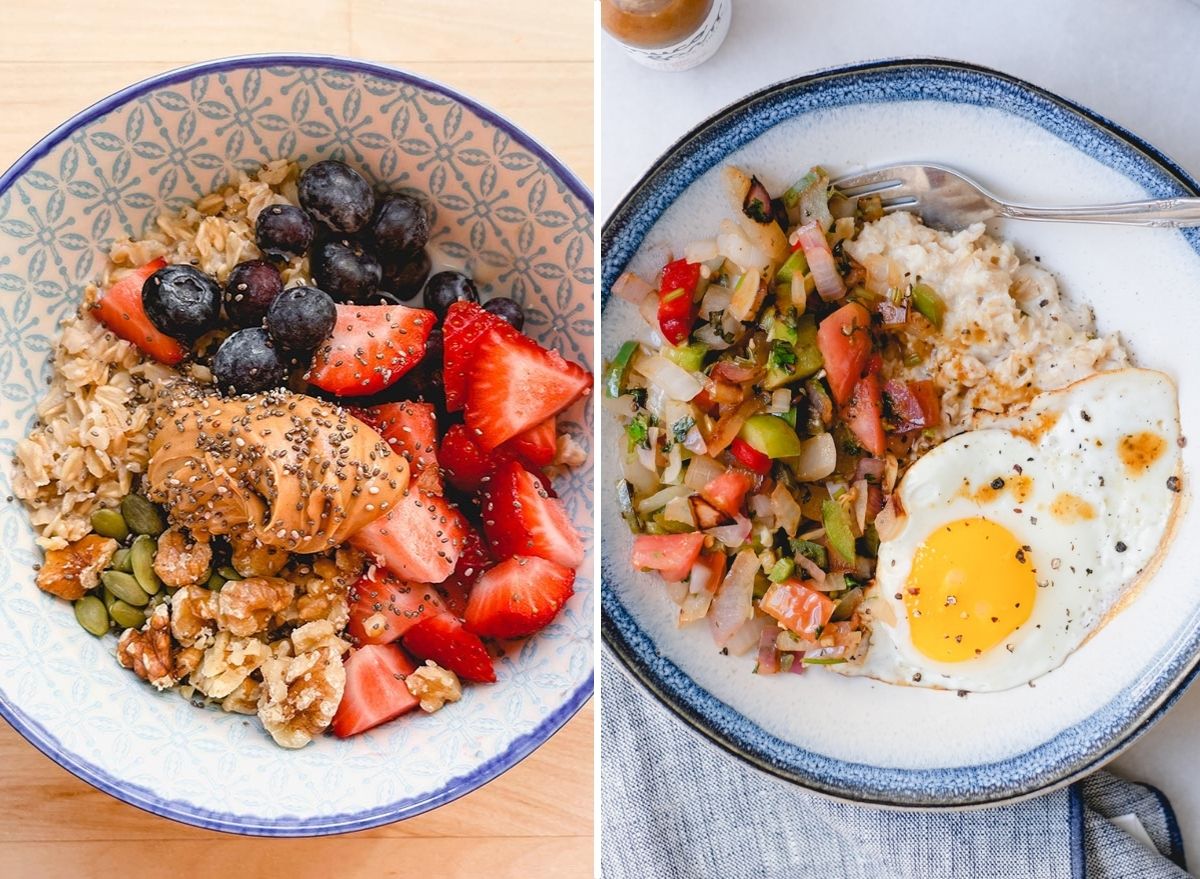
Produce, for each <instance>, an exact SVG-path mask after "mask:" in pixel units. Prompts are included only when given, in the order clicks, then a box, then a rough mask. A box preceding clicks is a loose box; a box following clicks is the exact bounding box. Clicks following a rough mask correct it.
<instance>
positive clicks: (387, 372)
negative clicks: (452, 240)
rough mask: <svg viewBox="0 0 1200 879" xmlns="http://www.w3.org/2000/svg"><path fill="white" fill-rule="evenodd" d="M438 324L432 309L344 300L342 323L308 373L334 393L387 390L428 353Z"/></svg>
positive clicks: (339, 311) (363, 393)
mask: <svg viewBox="0 0 1200 879" xmlns="http://www.w3.org/2000/svg"><path fill="white" fill-rule="evenodd" d="M435 323H437V318H435V317H434V314H433V312H432V311H426V310H425V309H423V308H408V307H406V306H403V305H339V306H337V323H335V324H334V327H333V332H332V333H331V334H330V336H329V338H328V339H326V340H325V341H324V342H323V343H321V347H320V348H318V349H317V353H316V354H315V355H313V362H312V367H311V368H310V369H309V370H308V374H307V375H306V376H305V378H306V379H307V380H308V381H309V382H311V383H312V384H314V385H316V386H317V387H318V388H321V389H322V390H324V391H329V392H330V393H331V394H337V395H339V396H342V397H363V396H366V395H368V394H374V393H377V392H379V391H382V390H383V389H384V388H386V387H389V386H391V385H392V384H394V383H395V382H396V381H397V380H399V378H400V377H401V376H402V375H404V374H405V373H406V372H408V371H409V370H410V369H412V368H413V367H414V366H416V365H417V364H418V363H419V362H420V361H421V358H422V357H424V356H425V342H426V340H427V339H428V338H429V333H430V331H431V330H432V329H433V326H434V324H435Z"/></svg>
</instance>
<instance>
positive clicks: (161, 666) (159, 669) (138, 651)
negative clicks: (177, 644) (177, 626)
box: [117, 604, 175, 690]
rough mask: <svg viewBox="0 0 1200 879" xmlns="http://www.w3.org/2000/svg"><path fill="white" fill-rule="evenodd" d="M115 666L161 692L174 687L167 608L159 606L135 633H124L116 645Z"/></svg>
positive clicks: (129, 630) (130, 630)
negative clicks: (120, 667) (125, 669)
mask: <svg viewBox="0 0 1200 879" xmlns="http://www.w3.org/2000/svg"><path fill="white" fill-rule="evenodd" d="M117 662H119V663H121V665H123V666H124V667H125V668H129V669H133V673H134V674H135V675H137V676H138V677H139V678H141V679H142V680H144V681H149V682H150V683H151V684H153V685H154V686H155V687H157V688H158V689H160V690H165V689H167V688H168V687H171V686H174V685H175V675H174V671H175V664H174V662H173V661H172V657H171V622H170V620H169V619H168V618H167V606H166V605H165V604H160V605H159V606H158V607H157V608H155V610H154V613H153V614H152V615H151V617H150V619H148V620H146V624H145V625H144V626H142V629H141V631H138V630H137V629H126V630H125V631H124V632H123V633H121V639H120V640H119V641H118V642H117Z"/></svg>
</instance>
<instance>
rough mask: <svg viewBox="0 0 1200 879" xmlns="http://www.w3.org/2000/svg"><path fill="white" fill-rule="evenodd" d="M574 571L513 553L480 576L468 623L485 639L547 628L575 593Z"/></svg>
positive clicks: (520, 634) (545, 560)
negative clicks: (513, 554)
mask: <svg viewBox="0 0 1200 879" xmlns="http://www.w3.org/2000/svg"><path fill="white" fill-rule="evenodd" d="M574 583H575V572H574V571H573V570H571V569H570V568H564V567H563V566H562V565H559V564H555V563H554V562H552V561H549V560H547V559H542V558H537V557H536V556H530V557H524V556H513V557H512V558H510V559H505V560H504V561H502V562H501V563H500V564H498V565H496V567H494V568H492V569H491V570H490V571H488V572H487V573H486V574H484V575H483V576H482V577H480V578H479V582H478V583H476V584H475V589H474V590H473V591H472V592H471V600H470V601H469V602H468V603H467V619H466V626H467V628H468V629H470V630H471V631H472V632H475V633H476V634H477V635H482V636H483V637H485V638H523V637H524V636H526V635H532V634H533V633H534V632H536V631H538V630H539V629H541V628H544V627H545V626H546V625H547V624H548V623H549V622H550V621H551V620H553V619H554V617H555V616H557V615H558V612H559V611H560V610H562V607H563V605H564V604H566V603H567V599H569V598H570V597H571V596H572V595H573V594H574V592H575V589H574Z"/></svg>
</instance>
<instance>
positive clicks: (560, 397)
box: [466, 329, 592, 451]
mask: <svg viewBox="0 0 1200 879" xmlns="http://www.w3.org/2000/svg"><path fill="white" fill-rule="evenodd" d="M591 383H592V377H591V374H590V373H589V372H588V371H587V370H585V369H584V368H583V367H582V366H580V365H579V364H578V363H570V362H568V361H566V360H563V358H562V357H561V356H560V355H559V354H558V352H556V351H549V350H547V349H545V348H543V347H542V346H541V345H539V344H538V343H537V342H535V341H533V340H532V339H529V338H526V337H525V336H522V335H519V334H518V335H516V336H512V335H510V334H508V333H506V332H501V331H497V330H494V329H493V330H489V331H488V332H487V333H484V334H483V336H482V337H480V339H479V341H478V343H477V345H476V349H475V358H474V361H473V363H472V367H471V372H470V374H469V376H468V379H467V403H466V422H467V427H469V428H471V430H473V431H475V433H476V434H477V436H478V442H479V445H480V447H481V448H483V449H484V450H485V451H491V450H492V449H494V448H496V447H497V446H499V445H500V444H501V443H503V442H504V441H505V440H508V439H512V438H513V437H514V436H516V435H517V434H519V433H522V432H524V431H526V430H529V429H530V428H531V427H535V426H537V425H538V424H540V423H541V422H543V421H545V420H546V419H547V418H550V417H552V416H554V415H557V414H558V413H559V412H561V411H562V410H564V409H566V408H567V407H568V406H570V405H571V404H572V403H574V402H575V401H576V400H577V399H579V397H581V396H582V395H583V394H584V393H586V392H587V390H588V388H589V387H591Z"/></svg>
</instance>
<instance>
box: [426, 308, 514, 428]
mask: <svg viewBox="0 0 1200 879" xmlns="http://www.w3.org/2000/svg"><path fill="white" fill-rule="evenodd" d="M489 330H495V331H496V332H497V333H500V334H502V335H506V336H511V337H513V338H516V337H517V336H520V335H521V334H520V333H519V332H517V331H516V330H515V329H513V328H512V327H511V326H510V325H509V324H507V323H505V322H504V321H502V320H501V319H500V318H498V317H496V315H494V314H492V313H491V312H490V311H486V310H484V308H483V306H481V305H480V304H479V303H477V302H455V303H454V304H453V305H451V306H450V309H449V310H448V311H447V312H446V318H445V320H443V321H442V350H443V352H444V353H443V356H442V379H443V384H444V385H445V388H446V409H447V411H450V412H457V411H458V410H459V409H461V408H462V407H463V406H464V405H465V403H466V399H467V397H466V388H467V376H468V375H469V374H470V372H471V365H472V363H473V362H474V361H475V357H476V355H477V354H478V351H477V345H478V342H479V339H480V337H482V336H483V334H484V333H486V332H488V331H489Z"/></svg>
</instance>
